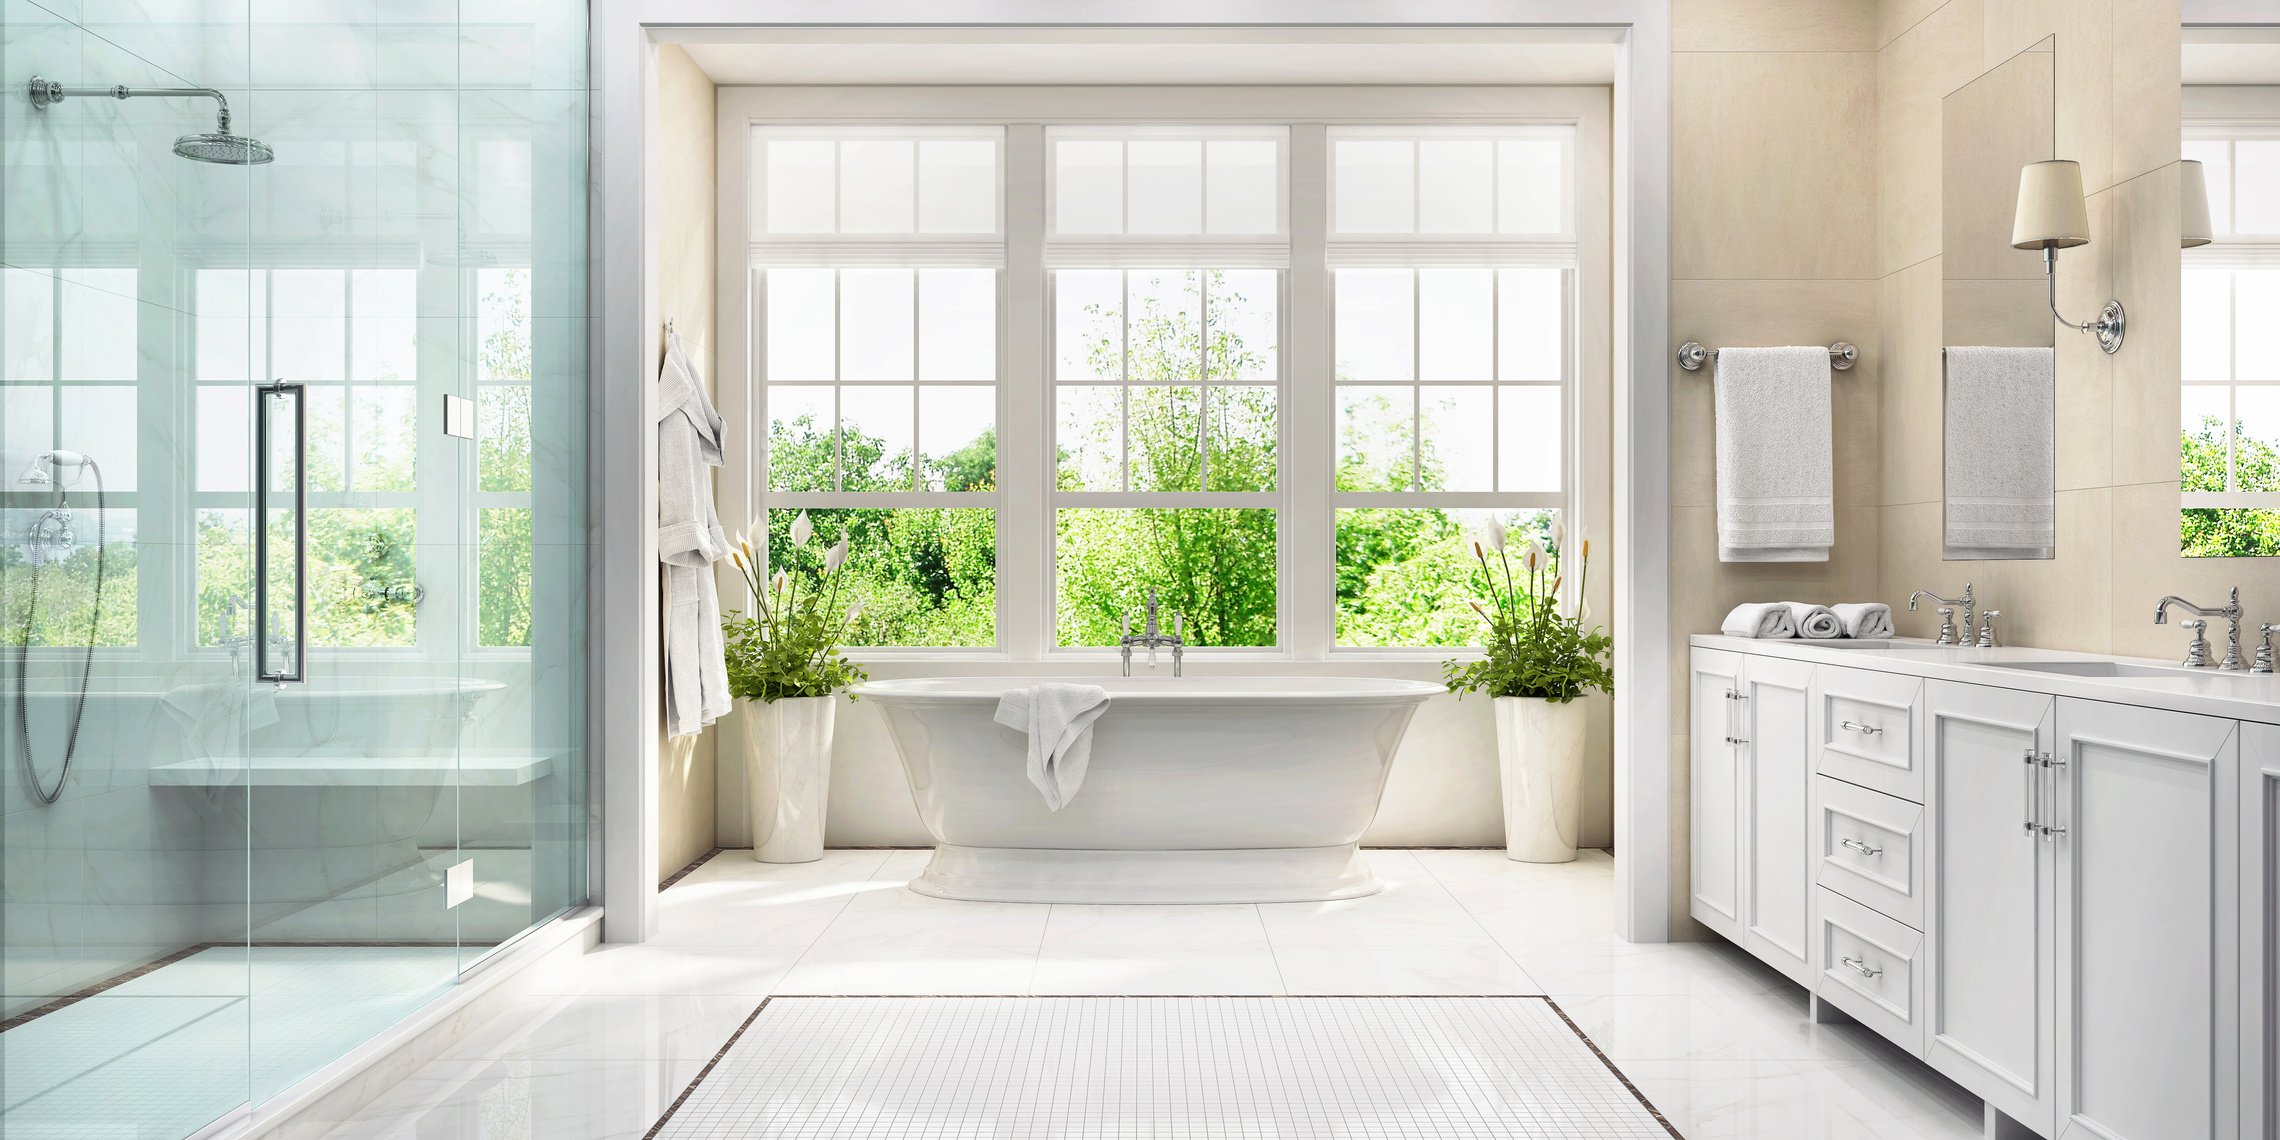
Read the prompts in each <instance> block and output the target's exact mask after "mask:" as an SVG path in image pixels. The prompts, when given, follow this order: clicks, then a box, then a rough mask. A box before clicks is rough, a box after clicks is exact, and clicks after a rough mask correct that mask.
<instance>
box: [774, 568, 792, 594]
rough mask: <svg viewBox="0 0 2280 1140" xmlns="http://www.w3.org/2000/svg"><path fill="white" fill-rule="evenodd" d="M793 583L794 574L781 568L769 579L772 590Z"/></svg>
mask: <svg viewBox="0 0 2280 1140" xmlns="http://www.w3.org/2000/svg"><path fill="white" fill-rule="evenodd" d="M791 584H792V576H791V575H789V574H786V573H784V572H783V571H781V570H778V571H776V576H775V577H773V578H770V579H768V588H769V589H771V590H781V589H783V588H784V587H786V586H789V585H791Z"/></svg>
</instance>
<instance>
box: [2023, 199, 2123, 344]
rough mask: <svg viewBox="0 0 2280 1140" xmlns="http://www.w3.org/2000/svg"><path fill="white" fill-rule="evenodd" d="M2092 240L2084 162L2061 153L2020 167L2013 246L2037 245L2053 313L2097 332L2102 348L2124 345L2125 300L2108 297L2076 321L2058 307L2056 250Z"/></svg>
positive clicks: (2077, 326) (2067, 323)
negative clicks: (2094, 315) (2093, 316)
mask: <svg viewBox="0 0 2280 1140" xmlns="http://www.w3.org/2000/svg"><path fill="white" fill-rule="evenodd" d="M2088 244H2090V211H2089V209H2088V208H2087V207H2085V206H2084V205H2083V204H2082V164H2081V163H2078V162H2073V161H2070V160H2068V159H2063V158H2057V159H2051V160H2049V161H2047V162H2030V163H2028V164H2027V165H2026V166H2024V167H2021V168H2020V170H2019V211H2018V213H2017V214H2016V215H2015V216H2014V217H2013V218H2012V221H2011V248H2013V249H2039V250H2041V251H2042V255H2043V277H2044V278H2045V279H2046V280H2047V281H2048V282H2049V283H2050V290H2049V292H2050V315H2051V316H2053V317H2057V318H2058V323H2060V324H2062V325H2065V326H2067V327H2068V328H2071V329H2074V330H2075V331H2077V332H2096V333H2097V334H2098V347H2100V348H2102V349H2105V350H2106V351H2107V352H2113V351H2115V350H2117V349H2119V348H2121V347H2122V330H2123V317H2122V303H2121V302H2120V301H2108V302H2106V307H2105V308H2103V309H2100V310H2099V311H2098V319H2097V320H2095V321H2083V322H2081V323H2079V324H2077V323H2076V322H2074V321H2070V320H2067V319H2066V318H2065V317H2063V316H2060V315H2059V312H2058V251H2059V250H2061V249H2065V248H2067V247H2069V246H2077V245H2088Z"/></svg>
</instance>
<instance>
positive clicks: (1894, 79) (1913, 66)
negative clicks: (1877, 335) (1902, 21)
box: [1876, 0, 1984, 273]
mask: <svg viewBox="0 0 2280 1140" xmlns="http://www.w3.org/2000/svg"><path fill="white" fill-rule="evenodd" d="M1981 11H1982V6H1981V0H1949V2H1948V3H1947V4H1944V5H1942V6H1941V7H1940V8H1939V10H1938V11H1936V12H1933V13H1932V14H1931V15H1929V16H1927V17H1925V18H1924V19H1923V20H1922V21H1920V22H1918V23H1917V24H1916V25H1915V26H1913V27H1911V28H1909V29H1908V31H1907V32H1906V33H1905V34H1903V35H1902V36H1900V38H1898V39H1896V40H1894V41H1892V43H1890V44H1889V45H1887V46H1886V47H1885V48H1884V50H1883V51H1881V52H1879V53H1877V57H1876V93H1877V123H1876V171H1877V196H1878V225H1879V229H1880V231H1881V238H1880V241H1881V246H1882V251H1883V253H1882V258H1881V260H1880V269H1881V272H1882V273H1890V272H1892V271H1894V270H1897V269H1900V268H1902V267H1904V266H1909V265H1913V264H1915V263H1916V262H1919V261H1922V260H1923V259H1925V258H1927V257H1931V256H1932V255H1934V254H1937V253H1938V252H1940V185H1941V181H1940V178H1941V172H1940V117H1941V101H1942V100H1943V99H1944V98H1945V97H1946V96H1947V93H1948V92H1950V91H1953V90H1955V89H1956V88H1957V87H1960V86H1962V85H1963V84H1964V83H1967V82H1969V81H1970V80H1971V79H1972V78H1973V77H1975V76H1977V75H1978V74H1979V70H1980V68H1979V57H1980V47H1979V44H1980V38H1981V36H1982V35H1983V34H1984V29H1983V28H1982V27H1981V22H1982V16H1981Z"/></svg>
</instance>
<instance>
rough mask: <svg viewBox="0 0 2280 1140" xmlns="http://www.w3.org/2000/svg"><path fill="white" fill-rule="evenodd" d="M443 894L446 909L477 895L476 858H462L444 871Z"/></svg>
mask: <svg viewBox="0 0 2280 1140" xmlns="http://www.w3.org/2000/svg"><path fill="white" fill-rule="evenodd" d="M443 894H444V899H445V902H444V904H443V909H445V910H450V909H451V908H452V907H455V906H458V905H459V904H460V903H463V902H466V901H467V900H468V899H471V898H474V897H475V860H473V859H465V860H461V861H460V862H458V863H455V864H453V865H452V867H451V869H450V870H449V871H445V872H444V873H443Z"/></svg>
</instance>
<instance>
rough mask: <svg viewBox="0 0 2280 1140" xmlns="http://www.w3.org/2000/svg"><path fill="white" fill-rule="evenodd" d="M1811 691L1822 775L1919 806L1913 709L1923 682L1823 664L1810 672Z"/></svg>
mask: <svg viewBox="0 0 2280 1140" xmlns="http://www.w3.org/2000/svg"><path fill="white" fill-rule="evenodd" d="M1813 691H1814V692H1813V713H1814V716H1813V722H1814V723H1813V735H1814V743H1815V744H1816V746H1817V751H1818V752H1819V753H1820V756H1819V761H1818V768H1819V770H1820V772H1821V773H1822V774H1823V775H1828V776H1835V777H1836V778H1838V779H1840V780H1844V781H1846V782H1848V783H1853V784H1859V785H1860V786H1862V787H1864V788H1874V789H1875V790H1877V791H1879V792H1883V793H1884V794H1885V795H1888V796H1898V797H1900V798H1901V799H1904V800H1912V801H1915V802H1917V803H1922V802H1923V800H1924V769H1923V761H1922V759H1921V756H1920V752H1921V750H1920V749H1918V748H1917V747H1916V706H1917V704H1918V703H1919V700H1920V698H1921V697H1922V696H1923V691H1924V683H1923V681H1922V680H1921V679H1920V678H1916V677H1902V676H1898V675H1895V674H1891V673H1874V672H1870V671H1868V670H1866V669H1846V668H1843V667H1841V666H1835V665H1824V666H1822V667H1820V668H1818V669H1815V670H1814V671H1813Z"/></svg>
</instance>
